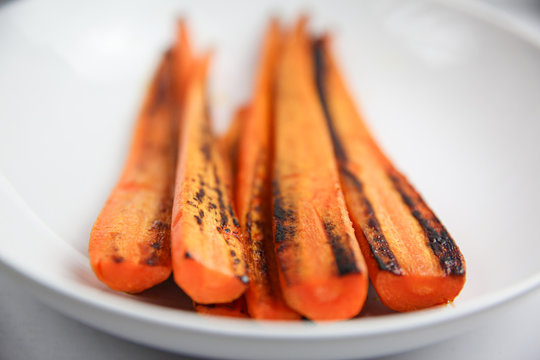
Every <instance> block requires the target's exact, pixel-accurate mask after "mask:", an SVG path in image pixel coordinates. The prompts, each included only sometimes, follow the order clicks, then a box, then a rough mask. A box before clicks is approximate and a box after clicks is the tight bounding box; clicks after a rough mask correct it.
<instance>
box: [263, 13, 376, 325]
mask: <svg viewBox="0 0 540 360" xmlns="http://www.w3.org/2000/svg"><path fill="white" fill-rule="evenodd" d="M304 28H305V22H304V21H301V22H300V23H299V25H298V26H297V27H296V29H295V30H294V31H293V32H292V33H290V34H288V36H287V38H286V41H285V44H284V48H283V50H282V56H281V60H280V64H279V66H278V75H277V89H276V121H275V139H274V141H275V157H274V167H273V169H274V170H273V230H274V238H275V239H274V240H275V244H274V245H275V252H276V256H277V259H278V270H279V276H280V282H281V288H282V291H283V294H284V298H285V300H286V302H287V304H288V305H289V306H290V307H291V308H293V309H294V310H296V311H297V312H299V313H301V314H302V315H305V316H306V317H308V318H310V319H314V320H339V319H347V318H350V317H353V316H354V315H356V314H358V312H360V310H361V308H362V306H363V304H364V301H365V299H366V294H367V288H368V278H367V270H366V265H365V263H364V260H363V257H362V254H361V252H360V249H359V246H358V243H357V241H356V239H355V237H354V230H353V227H352V224H351V221H350V219H349V217H348V215H347V208H346V205H345V199H344V197H343V193H342V190H341V185H340V182H339V174H338V168H337V164H336V159H335V157H334V152H333V148H332V141H331V138H330V135H329V133H328V129H327V126H326V123H325V119H324V115H323V112H322V108H321V105H320V103H319V99H318V97H317V92H316V88H315V82H314V81H313V75H312V68H313V66H312V61H311V50H310V43H309V41H308V39H307V37H306V34H305V30H304Z"/></svg>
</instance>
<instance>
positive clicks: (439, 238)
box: [387, 172, 465, 276]
mask: <svg viewBox="0 0 540 360" xmlns="http://www.w3.org/2000/svg"><path fill="white" fill-rule="evenodd" d="M387 175H388V177H389V179H390V180H391V182H392V184H393V185H394V188H395V189H396V190H397V191H398V192H399V194H400V195H401V198H402V200H403V202H404V203H405V204H406V205H407V207H408V208H409V210H410V211H411V214H412V216H413V217H414V218H415V219H416V221H418V224H419V225H420V227H421V228H422V230H424V233H425V234H426V237H427V239H428V243H429V247H430V248H431V250H432V251H433V254H435V256H437V258H438V259H439V263H440V265H441V268H442V270H443V271H444V273H445V274H447V275H459V276H461V275H464V274H465V266H464V260H463V256H462V255H461V252H460V251H459V248H458V247H457V245H456V243H455V242H454V240H453V239H452V237H451V236H450V234H449V233H448V231H447V230H446V228H445V227H444V225H443V224H442V223H441V222H440V220H439V219H438V218H437V216H435V214H434V213H433V212H432V211H431V209H430V208H429V207H428V206H427V204H426V203H425V202H424V200H423V199H422V197H421V196H420V195H419V194H418V193H417V192H416V190H414V188H413V187H412V185H411V184H409V182H408V181H407V180H406V179H405V178H404V177H403V176H402V175H401V174H398V173H392V172H390V173H388V174H387Z"/></svg>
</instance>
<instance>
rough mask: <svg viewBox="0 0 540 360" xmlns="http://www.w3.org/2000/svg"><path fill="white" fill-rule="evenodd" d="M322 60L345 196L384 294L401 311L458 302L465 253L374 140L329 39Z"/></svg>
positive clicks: (318, 57)
mask: <svg viewBox="0 0 540 360" xmlns="http://www.w3.org/2000/svg"><path fill="white" fill-rule="evenodd" d="M314 56H315V64H316V66H315V67H316V74H317V76H316V77H317V83H318V86H319V94H320V98H321V103H322V104H323V107H324V109H325V111H326V118H327V122H328V126H329V129H330V132H331V134H332V138H333V141H334V149H335V153H336V156H337V158H338V162H339V168H340V174H341V182H342V186H343V189H344V193H345V198H346V201H347V205H348V208H349V212H350V215H351V218H352V220H353V224H354V226H355V230H356V234H357V235H358V241H359V243H360V247H361V249H362V252H363V254H364V256H365V259H366V261H367V264H368V268H369V275H370V279H371V282H372V283H373V286H374V287H375V289H376V291H377V293H378V294H379V297H380V298H381V300H382V302H383V303H384V304H385V305H386V306H388V307H390V308H392V309H394V310H397V311H408V310H415V309H421V308H426V307H430V306H434V305H438V304H445V303H447V302H449V301H451V300H453V299H454V298H455V297H456V296H457V295H458V294H459V292H460V291H461V289H462V287H463V284H464V282H465V261H464V259H463V255H462V254H461V252H460V251H459V248H458V247H457V245H456V244H455V242H454V240H453V239H452V238H451V236H450V235H449V234H448V232H447V230H446V229H445V228H444V226H443V225H442V224H441V222H440V221H439V220H438V219H437V217H436V216H435V215H434V213H433V212H432V210H431V209H430V208H429V207H428V205H427V204H426V203H425V202H424V200H422V198H421V197H420V195H419V194H418V193H417V192H416V190H415V189H414V188H413V186H412V185H411V184H410V183H409V182H408V181H407V179H406V178H405V177H404V176H403V175H402V174H401V173H400V172H398V171H397V170H396V169H395V167H394V166H393V165H392V163H391V162H390V161H389V160H388V158H387V157H386V156H385V155H384V154H383V153H382V151H381V150H380V149H379V147H378V146H377V145H376V143H375V141H374V140H373V139H372V137H371V135H370V133H369V131H368V129H367V128H366V126H365V124H364V122H363V120H362V117H361V116H360V114H359V113H358V111H357V110H356V108H355V105H354V103H353V100H352V99H351V97H350V95H349V94H348V92H347V90H346V88H345V85H344V82H343V80H342V78H341V77H340V75H339V72H338V69H337V65H336V63H335V61H334V59H333V58H332V56H331V54H330V51H329V47H328V41H327V40H321V41H318V42H316V44H315V47H314Z"/></svg>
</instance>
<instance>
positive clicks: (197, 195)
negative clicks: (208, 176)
mask: <svg viewBox="0 0 540 360" xmlns="http://www.w3.org/2000/svg"><path fill="white" fill-rule="evenodd" d="M204 195H205V192H204V189H203V188H202V187H201V188H200V189H199V191H197V192H196V193H195V197H194V198H193V200H196V201H198V202H199V203H201V202H202V201H203V199H204Z"/></svg>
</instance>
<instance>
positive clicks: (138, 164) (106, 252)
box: [88, 52, 177, 293]
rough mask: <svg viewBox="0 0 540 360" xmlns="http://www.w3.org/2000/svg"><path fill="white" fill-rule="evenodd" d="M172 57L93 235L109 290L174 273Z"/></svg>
mask: <svg viewBox="0 0 540 360" xmlns="http://www.w3.org/2000/svg"><path fill="white" fill-rule="evenodd" d="M170 78H171V53H170V52H168V53H167V54H166V55H165V57H164V59H163V60H162V63H161V65H160V67H159V69H158V71H157V74H156V75H155V78H154V80H153V82H152V84H151V87H150V89H149V90H148V94H147V96H146V100H145V102H144V105H143V108H142V110H141V112H140V114H139V118H138V120H137V125H136V129H135V132H134V138H133V141H132V144H131V148H130V150H129V156H128V159H127V162H126V164H125V167H124V170H123V173H122V175H121V177H120V179H119V181H118V182H117V184H116V186H115V188H114V189H113V191H112V192H111V194H110V196H109V198H108V200H107V202H106V204H105V205H104V207H103V209H102V210H101V213H100V214H99V216H98V218H97V220H96V222H95V223H94V226H93V228H92V231H91V234H90V241H89V249H88V250H89V257H90V264H91V266H92V269H93V270H94V272H95V274H96V275H97V277H98V278H99V279H100V280H101V281H103V282H104V283H105V284H107V285H108V286H109V287H110V288H111V289H114V290H118V291H124V292H129V293H137V292H141V291H143V290H146V289H148V288H150V287H152V286H154V285H157V284H159V283H160V282H162V281H164V280H166V279H167V278H168V277H169V275H170V273H171V260H170V222H171V214H170V213H171V208H172V196H173V188H174V176H175V164H176V152H177V150H176V136H175V129H176V118H175V117H174V115H173V108H172V88H171V86H172V85H171V81H170Z"/></svg>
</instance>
